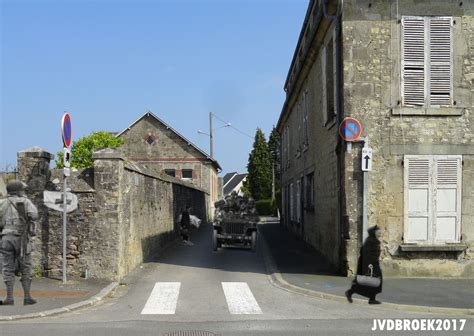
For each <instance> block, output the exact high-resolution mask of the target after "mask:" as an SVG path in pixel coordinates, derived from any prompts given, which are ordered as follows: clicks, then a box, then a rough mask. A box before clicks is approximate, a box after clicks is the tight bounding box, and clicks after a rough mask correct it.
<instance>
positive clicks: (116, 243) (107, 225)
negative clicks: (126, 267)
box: [86, 148, 125, 281]
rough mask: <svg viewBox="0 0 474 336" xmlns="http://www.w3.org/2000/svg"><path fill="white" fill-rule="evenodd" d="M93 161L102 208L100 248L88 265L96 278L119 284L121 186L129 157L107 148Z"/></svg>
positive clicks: (91, 253)
mask: <svg viewBox="0 0 474 336" xmlns="http://www.w3.org/2000/svg"><path fill="white" fill-rule="evenodd" d="M92 159H93V160H94V189H95V191H96V205H97V209H98V211H97V214H96V216H97V217H96V232H95V233H94V236H95V242H96V243H97V244H98V245H97V246H100V248H97V249H94V250H92V251H89V253H88V255H87V256H86V258H87V259H88V260H87V264H88V265H89V270H90V272H91V275H92V276H96V277H99V278H105V279H110V280H116V281H118V280H120V279H121V278H122V277H123V275H124V274H123V267H122V265H121V262H122V260H123V250H124V237H123V234H122V225H121V223H122V217H121V200H122V197H121V189H122V188H121V187H122V179H123V175H124V160H125V158H124V155H123V153H122V152H120V151H119V150H114V149H109V148H106V149H102V150H99V151H97V152H94V153H93V155H92Z"/></svg>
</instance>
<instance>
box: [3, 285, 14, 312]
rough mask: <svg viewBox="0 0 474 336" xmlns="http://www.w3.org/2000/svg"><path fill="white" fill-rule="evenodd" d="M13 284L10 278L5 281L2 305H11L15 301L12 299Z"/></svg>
mask: <svg viewBox="0 0 474 336" xmlns="http://www.w3.org/2000/svg"><path fill="white" fill-rule="evenodd" d="M14 285H15V282H14V281H12V280H10V281H5V286H6V287H7V298H6V299H5V300H4V301H2V306H13V305H14V304H15V301H14V300H13V286H14Z"/></svg>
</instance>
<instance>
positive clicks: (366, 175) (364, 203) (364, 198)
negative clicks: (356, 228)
mask: <svg viewBox="0 0 474 336" xmlns="http://www.w3.org/2000/svg"><path fill="white" fill-rule="evenodd" d="M368 147H369V138H368V137H366V138H365V139H364V148H368ZM361 162H362V160H361ZM363 175H364V176H363V178H364V192H363V195H362V206H363V210H362V243H364V242H365V239H366V238H367V237H368V235H369V234H368V232H367V229H368V225H369V216H368V207H369V201H368V194H369V172H368V171H364V174H363Z"/></svg>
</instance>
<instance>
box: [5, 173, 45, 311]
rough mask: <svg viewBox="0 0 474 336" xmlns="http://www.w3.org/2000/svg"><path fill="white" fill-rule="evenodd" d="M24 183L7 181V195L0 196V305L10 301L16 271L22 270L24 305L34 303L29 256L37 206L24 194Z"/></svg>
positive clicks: (31, 266)
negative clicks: (0, 292)
mask: <svg viewBox="0 0 474 336" xmlns="http://www.w3.org/2000/svg"><path fill="white" fill-rule="evenodd" d="M26 187H27V185H26V184H25V183H23V182H21V181H12V182H9V183H8V184H7V198H6V199H2V200H0V215H1V216H0V238H1V240H0V254H1V257H2V262H3V267H2V274H3V281H4V282H5V285H6V287H7V298H6V299H5V300H4V301H3V302H1V301H0V302H1V304H2V305H13V304H14V301H13V286H14V284H15V273H16V272H17V271H19V272H20V273H21V278H20V281H21V284H22V286H23V292H24V300H23V304H24V305H32V304H35V303H36V300H35V299H33V298H32V297H31V295H30V288H31V281H32V279H33V265H32V260H31V252H32V248H33V245H32V242H31V241H30V240H31V238H32V237H33V236H34V235H35V230H36V221H37V220H38V210H37V209H36V207H35V206H34V204H33V203H32V202H31V201H30V200H29V199H28V198H27V197H26V195H25V193H24V190H25V189H26Z"/></svg>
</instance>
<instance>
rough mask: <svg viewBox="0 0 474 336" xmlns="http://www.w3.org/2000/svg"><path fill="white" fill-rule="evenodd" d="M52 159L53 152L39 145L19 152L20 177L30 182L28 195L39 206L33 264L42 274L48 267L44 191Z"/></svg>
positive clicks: (46, 218) (47, 228)
mask: <svg viewBox="0 0 474 336" xmlns="http://www.w3.org/2000/svg"><path fill="white" fill-rule="evenodd" d="M52 159H54V155H53V154H51V153H49V152H46V151H45V150H43V149H41V148H39V147H31V148H28V149H25V150H22V151H19V152H18V153H17V160H18V179H19V180H20V181H23V182H25V183H26V184H28V188H27V190H26V195H27V196H28V198H29V199H30V200H31V201H32V202H33V203H34V204H35V206H36V207H37V208H38V213H39V220H38V224H39V227H37V228H36V234H37V236H36V238H35V245H36V250H35V251H34V252H33V264H34V265H35V266H34V269H35V273H36V272H41V273H42V274H43V271H44V269H45V268H46V267H47V262H48V261H47V260H48V242H49V234H50V233H49V219H48V209H47V208H46V207H45V206H44V203H43V191H44V190H45V186H46V184H47V183H48V182H49V180H50V177H51V172H50V170H49V164H50V162H51V160H52Z"/></svg>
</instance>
